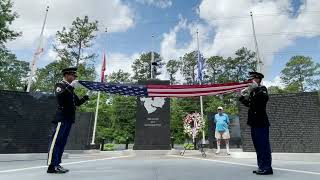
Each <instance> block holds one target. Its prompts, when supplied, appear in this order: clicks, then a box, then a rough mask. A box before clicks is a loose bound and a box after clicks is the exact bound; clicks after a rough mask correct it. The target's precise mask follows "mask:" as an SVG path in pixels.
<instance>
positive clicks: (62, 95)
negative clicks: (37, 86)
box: [54, 81, 86, 122]
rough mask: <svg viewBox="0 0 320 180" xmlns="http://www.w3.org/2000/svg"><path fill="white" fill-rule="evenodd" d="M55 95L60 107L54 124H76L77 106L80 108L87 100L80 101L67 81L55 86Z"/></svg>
mask: <svg viewBox="0 0 320 180" xmlns="http://www.w3.org/2000/svg"><path fill="white" fill-rule="evenodd" d="M55 95H56V98H57V102H58V103H57V104H58V107H57V111H56V118H55V120H54V122H64V121H69V122H70V121H71V122H74V121H75V112H76V106H80V105H81V104H83V103H85V102H86V100H85V99H84V98H82V99H79V97H78V96H77V95H76V94H75V93H74V87H72V86H70V85H69V83H67V82H65V81H61V82H59V83H57V84H56V85H55Z"/></svg>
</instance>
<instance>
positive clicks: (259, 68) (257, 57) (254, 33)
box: [250, 12, 261, 72]
mask: <svg viewBox="0 0 320 180" xmlns="http://www.w3.org/2000/svg"><path fill="white" fill-rule="evenodd" d="M250 16H251V23H252V31H253V38H254V45H255V48H256V59H257V65H256V66H257V67H256V71H258V72H260V71H261V67H260V64H261V59H260V53H259V47H258V41H257V37H256V30H255V27H254V21H253V14H252V12H250Z"/></svg>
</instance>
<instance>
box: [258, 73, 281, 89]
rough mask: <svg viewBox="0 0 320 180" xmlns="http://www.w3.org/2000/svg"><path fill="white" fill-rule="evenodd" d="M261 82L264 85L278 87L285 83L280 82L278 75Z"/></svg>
mask: <svg viewBox="0 0 320 180" xmlns="http://www.w3.org/2000/svg"><path fill="white" fill-rule="evenodd" d="M262 84H263V85H264V86H266V87H270V86H278V87H280V88H284V87H285V85H284V84H283V83H282V82H281V78H280V76H276V77H275V78H274V79H272V80H264V81H262Z"/></svg>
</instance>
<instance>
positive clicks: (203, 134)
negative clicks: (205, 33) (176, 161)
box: [197, 29, 206, 144]
mask: <svg viewBox="0 0 320 180" xmlns="http://www.w3.org/2000/svg"><path fill="white" fill-rule="evenodd" d="M197 47H198V60H199V58H200V48H199V31H198V29H197ZM201 71H202V69H201ZM199 81H200V85H201V84H202V79H200V80H199ZM200 110H201V119H202V121H204V119H203V99H202V96H200ZM204 129H205V126H203V127H202V144H204V143H205V141H206V139H205V133H204Z"/></svg>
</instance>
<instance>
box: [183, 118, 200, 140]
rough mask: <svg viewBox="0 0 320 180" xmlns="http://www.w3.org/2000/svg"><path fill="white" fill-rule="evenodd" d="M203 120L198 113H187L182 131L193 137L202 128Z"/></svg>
mask: <svg viewBox="0 0 320 180" xmlns="http://www.w3.org/2000/svg"><path fill="white" fill-rule="evenodd" d="M204 126H205V122H204V120H203V119H202V118H201V115H200V114H199V113H192V114H188V115H187V116H186V117H185V119H184V121H183V128H184V133H186V134H187V135H188V136H190V137H192V138H193V139H194V138H195V137H196V136H197V135H198V133H199V132H201V131H202V130H203V128H204Z"/></svg>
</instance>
